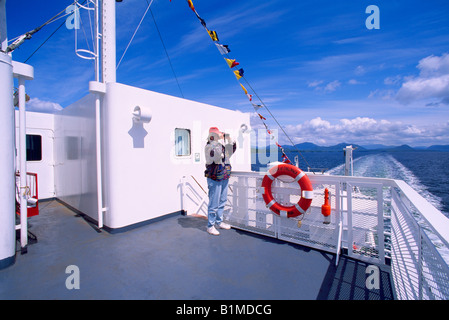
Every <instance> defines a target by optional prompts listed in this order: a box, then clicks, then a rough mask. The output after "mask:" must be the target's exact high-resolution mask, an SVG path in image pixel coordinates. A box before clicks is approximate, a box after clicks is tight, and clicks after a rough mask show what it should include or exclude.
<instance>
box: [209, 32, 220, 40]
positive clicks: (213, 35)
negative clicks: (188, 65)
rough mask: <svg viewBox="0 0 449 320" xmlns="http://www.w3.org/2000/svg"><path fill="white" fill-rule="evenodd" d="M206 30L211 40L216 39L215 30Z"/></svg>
mask: <svg viewBox="0 0 449 320" xmlns="http://www.w3.org/2000/svg"><path fill="white" fill-rule="evenodd" d="M207 32H208V33H209V36H210V38H211V39H212V41H218V36H217V32H215V31H209V30H207Z"/></svg>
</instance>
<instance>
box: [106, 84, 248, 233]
mask: <svg viewBox="0 0 449 320" xmlns="http://www.w3.org/2000/svg"><path fill="white" fill-rule="evenodd" d="M104 102H105V104H104V107H105V109H104V119H103V120H104V124H105V126H104V136H105V141H104V156H103V160H104V172H105V174H104V177H105V181H104V182H105V183H104V188H105V192H104V193H105V200H106V206H107V208H108V210H107V213H106V214H105V225H107V226H109V227H110V228H120V227H124V226H127V225H130V224H134V223H137V222H140V221H145V220H148V219H152V218H156V217H159V216H162V215H164V214H167V213H172V212H176V211H179V210H181V199H180V180H181V177H182V176H190V175H192V176H194V177H195V178H196V179H197V180H198V182H199V183H200V184H201V185H202V186H203V188H205V190H207V183H206V178H205V177H204V170H205V160H204V146H205V143H206V139H207V135H208V130H209V127H211V126H216V127H218V128H219V129H220V130H222V131H225V132H229V133H230V134H231V135H232V136H234V137H235V138H236V140H237V141H238V148H237V151H236V154H235V155H234V157H233V158H232V162H231V164H232V165H233V169H234V170H243V171H250V170H251V154H250V141H249V140H250V138H249V134H247V133H246V134H242V133H241V132H240V131H239V129H240V126H241V125H242V124H246V125H247V127H248V128H250V119H249V114H243V113H241V112H237V111H231V110H227V109H223V108H218V107H214V106H210V105H206V104H202V103H198V102H194V101H189V100H185V99H181V98H176V97H172V96H167V95H164V94H159V93H155V92H151V91H148V90H142V89H138V88H135V87H130V86H126V85H123V84H118V83H108V86H107V94H106V97H105V101H104ZM136 106H140V107H141V108H142V109H144V110H151V113H152V120H151V122H150V123H146V124H143V125H134V124H133V120H132V112H133V110H134V108H135V107H136ZM175 128H183V129H190V130H191V135H192V145H191V147H192V152H191V155H190V156H187V157H176V156H175V154H174V131H175ZM195 154H199V161H198V162H197V161H196V160H195Z"/></svg>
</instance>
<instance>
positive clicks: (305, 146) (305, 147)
mask: <svg viewBox="0 0 449 320" xmlns="http://www.w3.org/2000/svg"><path fill="white" fill-rule="evenodd" d="M350 145H352V146H353V147H354V148H356V149H357V151H391V152H411V151H444V152H449V145H433V146H430V147H422V146H421V147H415V148H413V147H410V146H409V145H407V144H403V145H401V146H387V145H383V144H370V145H364V146H360V145H357V144H354V143H339V144H336V145H334V146H329V147H324V146H319V145H316V144H314V143H311V142H303V143H299V144H296V145H295V146H294V147H293V146H289V145H284V146H283V148H284V149H285V151H294V150H296V149H298V150H299V151H343V149H344V148H345V147H346V146H350Z"/></svg>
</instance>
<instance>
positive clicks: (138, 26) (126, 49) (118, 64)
mask: <svg viewBox="0 0 449 320" xmlns="http://www.w3.org/2000/svg"><path fill="white" fill-rule="evenodd" d="M152 3H153V0H151V2H150V3H149V4H148V6H147V9H146V10H145V13H144V14H143V16H142V19H140V22H139V24H138V25H137V28H136V30H135V31H134V34H133V35H132V37H131V40H129V42H128V45H127V46H126V48H125V51H124V52H123V54H122V57H121V58H120V60H119V62H118V63H117V66H116V67H115V69H116V70H117V69H118V67H119V66H120V63H121V62H122V60H123V57H124V56H125V54H126V51H128V48H129V46H130V45H131V42H132V41H133V39H134V37H135V36H136V33H137V30H139V28H140V25H141V24H142V21H143V19H145V16H146V15H147V13H148V10H149V9H150V6H151V4H152Z"/></svg>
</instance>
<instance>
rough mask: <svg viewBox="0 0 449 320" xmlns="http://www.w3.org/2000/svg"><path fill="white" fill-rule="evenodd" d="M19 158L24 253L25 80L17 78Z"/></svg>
mask: <svg viewBox="0 0 449 320" xmlns="http://www.w3.org/2000/svg"><path fill="white" fill-rule="evenodd" d="M19 148H20V149H19V157H20V194H19V195H20V246H21V247H22V252H24V251H25V252H26V246H27V244H28V226H27V223H28V222H27V218H28V212H27V192H28V186H27V161H26V114H25V79H24V78H23V77H19Z"/></svg>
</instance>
